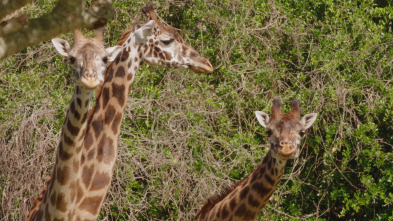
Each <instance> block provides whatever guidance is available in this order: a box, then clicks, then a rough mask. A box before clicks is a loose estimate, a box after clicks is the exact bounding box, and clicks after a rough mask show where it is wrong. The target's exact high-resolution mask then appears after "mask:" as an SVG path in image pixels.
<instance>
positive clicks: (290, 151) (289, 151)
mask: <svg viewBox="0 0 393 221" xmlns="http://www.w3.org/2000/svg"><path fill="white" fill-rule="evenodd" d="M276 153H277V155H278V156H279V157H280V158H282V159H285V160H288V159H295V158H297V157H298V156H299V151H298V149H297V148H296V147H293V148H291V147H288V146H277V149H276Z"/></svg>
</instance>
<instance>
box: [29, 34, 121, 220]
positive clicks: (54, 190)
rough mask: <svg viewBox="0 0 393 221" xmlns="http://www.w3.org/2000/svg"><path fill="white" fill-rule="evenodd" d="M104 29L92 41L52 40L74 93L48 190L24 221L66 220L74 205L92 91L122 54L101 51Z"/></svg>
mask: <svg viewBox="0 0 393 221" xmlns="http://www.w3.org/2000/svg"><path fill="white" fill-rule="evenodd" d="M103 38H104V29H103V28H101V29H99V30H98V31H97V35H96V37H95V38H86V37H84V36H83V35H82V34H81V33H80V31H79V30H75V31H74V44H73V46H72V47H70V45H69V43H68V42H67V41H66V40H63V39H59V38H55V39H52V43H53V45H54V46H55V48H56V50H57V51H58V52H59V53H60V54H61V55H63V56H65V57H67V58H68V59H69V62H70V64H71V66H72V68H73V70H74V84H75V92H74V95H73V97H72V99H71V102H70V107H69V109H68V111H67V115H66V118H65V121H64V124H63V127H62V131H61V137H60V142H59V145H58V147H57V150H56V155H55V156H56V163H55V165H54V169H53V173H52V177H51V180H50V183H49V184H48V186H47V189H46V188H44V190H43V192H42V195H41V196H39V197H38V198H37V199H36V202H35V205H34V206H33V208H32V210H31V211H30V213H29V217H28V218H27V219H26V220H67V219H70V218H69V215H70V214H72V211H73V208H74V205H75V202H76V193H77V189H76V188H75V187H76V181H77V178H78V177H79V173H80V172H79V163H80V155H81V145H82V141H83V139H81V138H83V135H84V131H85V129H86V125H87V114H88V111H89V103H90V98H91V94H92V92H93V90H94V89H95V88H97V87H98V86H99V85H102V84H103V82H104V73H105V70H106V65H107V62H108V61H113V60H114V59H115V58H116V56H117V54H118V53H119V52H120V51H121V47H120V46H115V47H111V48H107V49H105V48H104V42H103Z"/></svg>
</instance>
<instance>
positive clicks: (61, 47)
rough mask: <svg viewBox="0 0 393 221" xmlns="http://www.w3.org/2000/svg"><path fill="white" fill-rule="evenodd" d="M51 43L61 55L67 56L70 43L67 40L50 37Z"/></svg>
mask: <svg viewBox="0 0 393 221" xmlns="http://www.w3.org/2000/svg"><path fill="white" fill-rule="evenodd" d="M52 44H53V46H55V48H56V50H57V51H58V52H59V53H60V54H61V55H63V56H65V57H68V52H69V51H70V48H71V47H70V44H69V43H68V41H66V40H63V39H60V38H54V39H52Z"/></svg>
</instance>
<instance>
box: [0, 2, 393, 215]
mask: <svg viewBox="0 0 393 221" xmlns="http://www.w3.org/2000/svg"><path fill="white" fill-rule="evenodd" d="M52 3H53V2H52ZM52 3H47V2H43V3H41V2H40V3H38V4H42V5H43V6H45V7H48V10H49V4H52ZM113 4H114V7H115V8H116V16H115V18H114V20H112V21H110V22H109V24H108V26H107V29H106V30H107V34H106V41H107V42H108V44H110V45H114V44H115V43H116V41H117V39H119V37H120V35H121V33H122V31H123V30H125V29H126V28H127V27H128V26H129V25H130V24H131V23H132V22H134V21H137V20H138V21H139V22H140V23H142V22H145V18H144V17H143V16H142V15H141V13H140V9H141V7H142V6H143V5H144V4H143V3H142V2H132V1H114V3H113ZM154 4H155V8H156V9H157V13H158V15H159V16H160V18H162V20H163V21H165V22H167V23H168V24H170V25H172V26H174V27H176V28H179V29H180V34H181V35H182V36H183V37H184V39H185V40H186V41H187V42H188V43H189V44H190V45H192V46H193V47H195V48H196V49H197V51H199V52H200V53H202V54H204V56H206V57H208V58H209V60H210V61H211V63H212V64H213V66H214V67H215V71H214V73H213V74H209V75H197V74H194V73H192V72H191V71H187V70H169V69H163V68H156V67H151V66H147V65H146V66H144V67H143V68H142V69H141V70H140V71H139V73H138V76H137V78H136V79H135V81H134V85H133V89H132V92H131V93H130V98H129V103H128V106H127V110H126V113H125V118H124V121H123V124H122V135H121V138H120V150H119V159H118V162H117V165H118V166H117V168H116V171H115V176H114V180H113V183H112V189H111V192H110V193H109V195H108V199H107V201H106V204H105V205H104V208H103V211H102V213H101V216H100V218H101V219H104V218H108V219H109V220H192V219H193V218H194V216H195V214H196V213H197V211H198V210H199V209H200V208H201V205H202V204H203V203H204V201H205V200H206V198H207V197H209V196H212V195H213V194H214V193H217V192H219V191H220V190H221V189H223V188H224V187H225V186H227V185H228V184H231V183H234V182H236V180H240V179H242V178H244V177H245V176H246V175H247V174H248V173H249V172H250V171H251V170H252V169H253V168H254V167H255V165H256V164H257V163H258V162H260V159H261V158H262V157H263V155H264V154H266V152H267V149H268V145H267V139H266V135H265V134H264V129H263V127H261V126H260V125H259V124H258V123H257V121H256V119H255V116H254V111H256V110H261V111H265V112H267V113H270V107H271V100H272V99H273V98H274V97H281V98H282V99H283V100H284V101H285V102H284V103H288V102H287V101H289V100H291V99H293V98H297V99H299V100H300V101H301V107H302V113H303V114H306V113H311V112H316V113H318V118H317V121H316V122H315V123H314V125H313V126H312V128H310V129H309V131H308V134H307V136H306V138H304V139H303V142H302V153H301V155H300V158H299V160H295V161H292V162H289V163H288V165H287V169H286V175H285V176H284V178H283V180H282V181H281V182H280V185H279V187H278V189H277V191H276V192H275V193H274V194H273V196H272V198H271V200H270V203H269V204H268V206H267V207H265V209H264V210H263V212H262V213H261V215H260V217H259V220H299V219H304V220H315V219H317V218H318V219H322V220H338V219H341V220H351V219H352V220H393V212H392V211H393V194H392V193H393V185H392V180H393V145H392V144H393V135H392V134H393V125H392V122H393V85H392V74H391V73H392V61H393V47H392V46H393V40H392V39H393V36H392V23H393V5H392V3H391V2H389V1H371V0H367V1H342V0H339V1H332V0H321V1H312V0H282V1H281V0H279V1H274V2H273V1H265V0H254V1H240V0H234V1H204V0H197V1H184V2H174V1H167V0H160V1H157V2H155V3H154ZM45 7H42V8H44V9H45ZM33 8H34V7H33ZM45 10H47V9H45ZM40 13H43V12H40ZM63 37H64V38H67V39H70V35H66V36H63ZM1 67H2V68H1V70H0V71H1V75H0V85H1V86H0V103H1V111H0V135H1V140H0V145H1V144H4V145H8V146H7V147H14V146H15V145H16V144H15V143H16V141H14V140H15V139H14V137H15V136H17V134H18V133H19V132H20V129H21V128H22V126H21V125H22V122H24V120H25V119H26V118H28V116H30V115H31V114H32V113H35V111H36V110H41V109H42V108H44V107H45V108H47V109H48V110H50V111H51V113H52V114H51V115H43V116H42V117H39V119H38V120H37V121H38V124H39V125H41V127H43V128H51V130H49V129H48V130H47V131H48V136H51V137H52V138H53V140H56V135H57V134H58V131H59V130H60V129H61V125H62V122H63V119H64V112H65V107H66V106H67V104H68V102H69V99H70V98H71V97H70V96H71V93H72V81H71V75H70V73H71V72H70V69H69V67H68V66H67V65H66V64H65V63H64V62H63V59H62V58H60V57H59V56H57V54H56V52H54V51H53V47H52V46H51V45H50V44H49V43H44V44H42V45H40V46H37V47H35V48H32V49H29V50H26V51H24V52H22V53H20V54H18V55H15V56H13V57H11V58H9V59H7V60H6V61H3V62H2V66H1ZM286 105H287V104H286ZM284 109H286V110H288V106H286V107H285V108H284ZM48 116H49V117H48ZM39 134H40V131H39V130H38V129H34V130H33V131H32V132H31V133H29V134H28V137H27V138H26V139H30V140H29V141H28V142H27V141H26V145H27V148H28V149H29V150H30V152H24V153H23V154H24V155H23V154H22V155H23V156H25V159H28V157H29V156H34V154H37V151H36V150H35V148H36V147H37V146H39V145H37V143H39V142H40V141H41V140H42V139H43V138H42V137H40V136H39ZM26 136H27V135H26ZM26 136H25V137H26ZM54 143H56V142H54ZM49 149H50V148H49ZM50 151H51V152H50V154H53V153H52V151H53V149H50ZM47 152H49V151H47ZM0 168H1V167H0ZM41 171H43V172H42V173H43V175H48V174H49V173H50V171H51V169H50V167H47V168H46V170H45V168H44V169H43V168H41ZM0 174H1V179H0V182H1V183H0V184H1V185H0V194H4V193H7V194H9V191H10V186H11V185H14V184H15V183H16V180H18V178H17V176H16V175H15V173H11V172H8V173H6V172H2V171H0ZM43 175H42V176H43ZM36 188H37V189H34V190H31V191H30V190H28V191H27V192H26V193H24V194H25V195H28V196H29V197H27V198H28V199H29V200H30V201H28V202H31V200H32V199H33V198H34V196H36V195H34V194H35V193H36V192H37V191H38V190H39V188H40V187H36ZM20 189H23V188H22V187H20ZM26 189H27V188H25V189H24V190H25V191H26ZM7 191H8V192H7ZM29 191H30V192H29ZM21 195H22V194H21ZM21 198H22V196H20V195H19V196H18V197H14V198H12V200H13V201H12V204H13V206H14V207H17V206H18V207H21V204H22V202H24V201H23V200H21ZM25 198H26V197H25ZM0 205H1V206H2V207H3V209H0V211H1V212H0V214H1V215H4V216H7V217H10V219H14V220H19V217H21V215H20V214H22V215H23V214H25V211H16V210H15V209H14V207H11V206H10V207H5V206H6V205H5V204H4V203H0ZM26 207H27V206H26ZM4 211H6V212H4ZM7 211H8V213H7ZM11 211H12V212H11ZM3 213H4V214H3Z"/></svg>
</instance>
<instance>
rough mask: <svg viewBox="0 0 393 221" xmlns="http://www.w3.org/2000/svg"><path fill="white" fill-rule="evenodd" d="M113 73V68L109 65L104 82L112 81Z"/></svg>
mask: <svg viewBox="0 0 393 221" xmlns="http://www.w3.org/2000/svg"><path fill="white" fill-rule="evenodd" d="M117 57H119V56H117ZM113 72H114V70H113V66H112V65H111V66H110V70H109V72H108V75H107V76H106V77H105V82H110V81H112V78H113Z"/></svg>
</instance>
